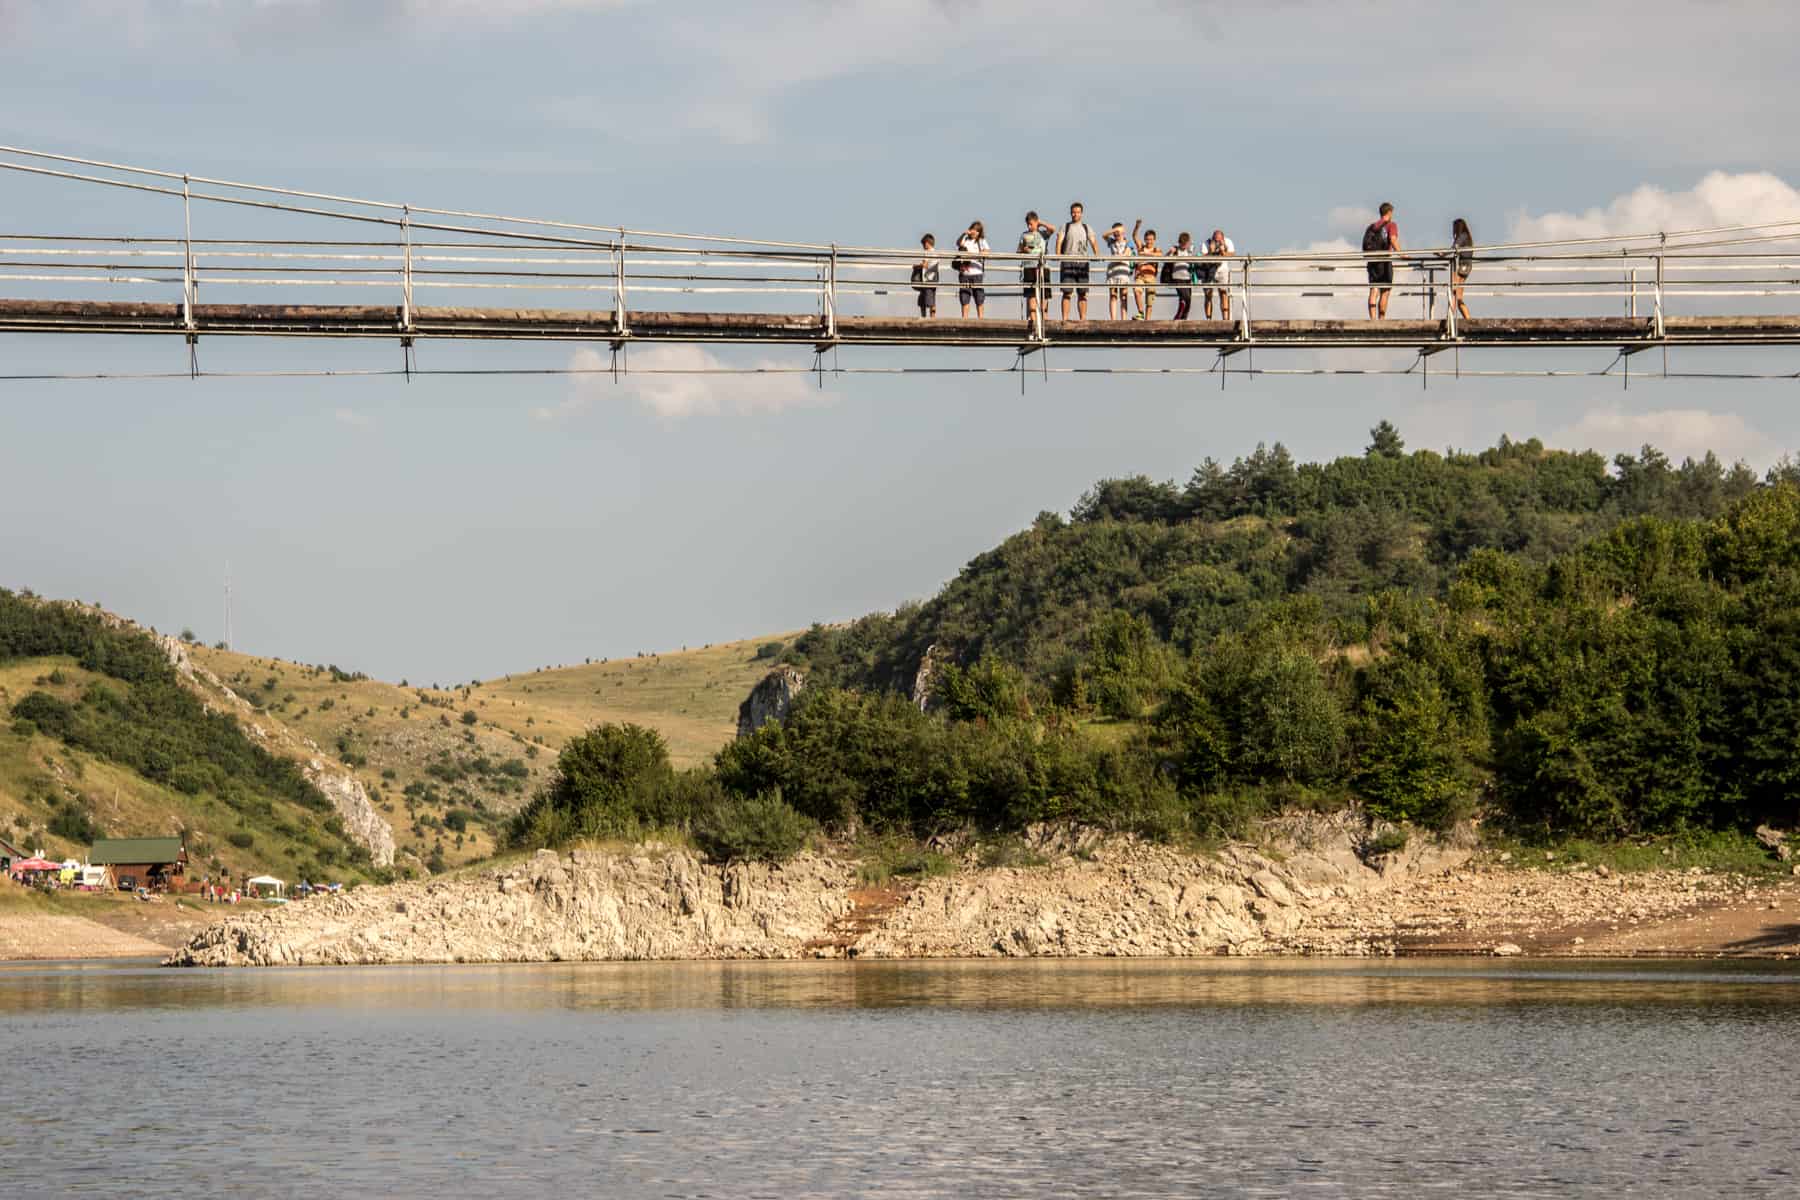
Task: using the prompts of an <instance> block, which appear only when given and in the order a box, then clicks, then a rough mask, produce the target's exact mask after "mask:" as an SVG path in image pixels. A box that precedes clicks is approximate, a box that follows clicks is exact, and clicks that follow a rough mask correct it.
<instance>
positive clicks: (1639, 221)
mask: <svg viewBox="0 0 1800 1200" xmlns="http://www.w3.org/2000/svg"><path fill="white" fill-rule="evenodd" d="M1778 222H1795V223H1796V224H1795V226H1794V228H1793V230H1792V232H1794V233H1796V234H1797V235H1800V191H1796V190H1795V189H1794V188H1793V187H1792V186H1791V185H1790V184H1788V183H1787V182H1786V181H1785V180H1782V179H1780V178H1779V177H1777V176H1775V175H1771V174H1769V173H1767V172H1766V171H1748V172H1744V173H1742V174H1735V175H1734V174H1730V173H1727V172H1725V171H1713V172H1710V173H1708V174H1707V175H1706V176H1705V177H1704V178H1702V179H1701V180H1700V182H1699V183H1697V184H1695V185H1694V186H1693V187H1692V188H1689V189H1688V190H1687V191H1681V192H1671V191H1666V190H1664V189H1663V188H1660V187H1657V186H1655V185H1654V184H1648V183H1646V184H1644V185H1643V186H1642V187H1639V188H1635V189H1633V190H1632V191H1629V192H1626V193H1625V194H1624V195H1622V196H1618V197H1615V198H1614V199H1613V200H1612V201H1611V202H1609V203H1608V204H1606V205H1604V206H1598V207H1594V208H1590V209H1588V210H1586V211H1585V212H1580V213H1571V212H1547V213H1541V214H1537V215H1533V214H1531V213H1524V212H1521V213H1518V214H1516V215H1514V217H1513V218H1512V231H1511V235H1510V240H1512V241H1521V242H1524V241H1553V240H1560V239H1565V238H1612V237H1625V236H1629V235H1632V234H1641V233H1661V232H1668V231H1676V230H1685V229H1716V228H1722V227H1726V226H1733V225H1769V224H1775V223H1778Z"/></svg>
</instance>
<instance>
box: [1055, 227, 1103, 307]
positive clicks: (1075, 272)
mask: <svg viewBox="0 0 1800 1200" xmlns="http://www.w3.org/2000/svg"><path fill="white" fill-rule="evenodd" d="M1083 212H1084V210H1083V209H1082V207H1081V201H1079V200H1077V201H1076V202H1075V203H1073V204H1071V205H1069V223H1068V224H1067V225H1064V226H1063V227H1062V236H1061V237H1059V238H1058V239H1057V240H1056V252H1057V253H1058V254H1069V255H1077V256H1080V257H1079V258H1078V260H1077V261H1070V260H1068V259H1064V260H1063V262H1062V264H1061V265H1060V266H1059V268H1058V270H1057V277H1058V279H1059V281H1060V282H1061V283H1062V285H1063V290H1062V319H1063V320H1065V321H1066V320H1068V319H1069V296H1070V294H1071V293H1073V294H1074V296H1075V310H1076V312H1078V313H1080V314H1081V319H1082V320H1083V321H1085V320H1087V300H1088V289H1087V282H1088V266H1089V264H1088V261H1087V256H1089V255H1092V254H1093V253H1094V252H1095V251H1096V250H1097V249H1099V246H1100V243H1099V241H1098V239H1096V238H1095V237H1094V231H1093V230H1092V229H1090V228H1088V223H1087V222H1086V221H1084V220H1082V213H1083ZM1071 284H1073V285H1074V286H1072V287H1071V286H1070V285H1071Z"/></svg>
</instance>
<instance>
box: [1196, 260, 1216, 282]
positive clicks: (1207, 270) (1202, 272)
mask: <svg viewBox="0 0 1800 1200" xmlns="http://www.w3.org/2000/svg"><path fill="white" fill-rule="evenodd" d="M1218 277H1219V264H1218V263H1198V264H1196V265H1195V267H1194V279H1195V281H1196V282H1198V283H1211V282H1213V281H1214V280H1215V279H1217V278H1218Z"/></svg>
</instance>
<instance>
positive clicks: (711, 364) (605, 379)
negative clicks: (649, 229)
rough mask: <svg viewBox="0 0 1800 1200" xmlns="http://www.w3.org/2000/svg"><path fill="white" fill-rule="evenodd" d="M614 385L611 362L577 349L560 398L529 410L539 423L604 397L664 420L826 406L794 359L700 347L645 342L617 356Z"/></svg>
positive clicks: (827, 397)
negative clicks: (738, 355) (737, 359)
mask: <svg viewBox="0 0 1800 1200" xmlns="http://www.w3.org/2000/svg"><path fill="white" fill-rule="evenodd" d="M621 363H622V369H621V371H620V374H619V378H618V382H617V383H614V382H613V376H612V363H611V361H610V360H609V359H606V358H603V357H602V356H601V355H600V353H599V352H598V351H596V350H592V349H589V348H587V347H583V348H582V349H580V350H577V351H576V352H575V353H574V354H573V355H571V356H570V358H569V370H571V371H574V372H582V373H583V374H577V375H576V376H575V377H574V379H573V381H572V383H571V386H570V389H569V394H568V395H567V396H566V397H565V398H564V399H563V401H562V403H560V404H557V405H554V406H549V407H543V408H537V409H533V410H532V416H534V417H536V418H537V419H538V420H540V421H555V420H560V419H563V418H567V417H571V416H574V415H575V414H577V413H580V412H582V411H583V410H585V409H587V408H588V407H590V406H591V405H593V404H594V403H596V402H597V401H600V400H602V399H604V398H605V397H607V396H608V395H612V394H617V395H620V396H623V397H629V398H630V399H632V400H635V401H637V403H638V404H640V405H642V406H643V407H644V408H646V409H648V410H649V411H650V412H652V413H654V414H656V415H657V416H658V417H661V418H662V419H663V420H665V421H669V422H674V421H680V420H684V419H686V418H688V417H698V416H754V415H758V414H763V413H776V412H782V411H784V410H787V409H790V408H812V407H817V406H819V405H823V404H829V403H831V401H832V399H833V398H834V397H833V394H832V393H831V392H830V391H829V390H821V389H820V388H819V387H818V386H817V384H816V383H815V382H814V381H813V380H812V379H811V378H809V377H808V376H807V375H806V374H804V373H799V372H796V370H795V367H794V364H792V363H781V362H777V361H775V360H772V359H759V360H756V361H754V362H748V363H731V362H727V361H726V360H724V359H722V358H720V357H719V356H718V355H716V354H714V353H712V352H711V351H710V350H708V349H706V348H705V347H703V346H647V347H643V348H641V349H638V350H636V351H633V352H632V353H631V354H630V356H629V358H628V359H622V360H621Z"/></svg>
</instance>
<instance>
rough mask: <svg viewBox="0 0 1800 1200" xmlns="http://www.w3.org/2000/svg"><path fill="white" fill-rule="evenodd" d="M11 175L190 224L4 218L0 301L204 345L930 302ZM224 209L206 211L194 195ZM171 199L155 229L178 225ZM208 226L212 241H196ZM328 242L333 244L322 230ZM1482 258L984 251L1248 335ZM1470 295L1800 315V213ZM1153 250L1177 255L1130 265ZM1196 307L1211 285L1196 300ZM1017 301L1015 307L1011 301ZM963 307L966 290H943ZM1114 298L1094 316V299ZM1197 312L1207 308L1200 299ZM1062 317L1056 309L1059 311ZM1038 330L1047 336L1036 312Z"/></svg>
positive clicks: (846, 282) (395, 213)
mask: <svg viewBox="0 0 1800 1200" xmlns="http://www.w3.org/2000/svg"><path fill="white" fill-rule="evenodd" d="M0 155H10V156H12V157H11V158H10V159H7V158H0V171H7V172H13V173H15V174H16V175H18V176H23V177H26V178H31V179H35V180H39V181H43V182H46V183H61V184H71V183H72V184H76V185H79V186H82V187H109V188H115V189H124V190H125V191H128V192H134V193H138V194H142V195H149V196H153V197H163V198H165V199H162V200H156V201H153V203H155V204H158V205H165V204H166V203H167V201H168V200H179V202H180V205H181V209H180V213H179V218H180V221H179V225H178V226H176V228H175V229H173V230H170V231H169V232H167V233H161V234H155V235H151V236H139V235H136V234H132V235H113V236H95V235H86V234H72V233H71V234H60V235H58V234H30V233H23V232H16V231H0V298H7V299H20V300H29V299H59V300H69V299H74V300H97V299H104V298H123V299H131V300H143V301H149V302H167V303H174V304H178V305H179V309H180V313H181V319H182V324H183V326H184V328H185V329H186V330H187V332H188V335H189V337H190V339H191V338H192V337H193V336H194V333H195V330H196V329H197V328H198V325H197V316H196V314H197V312H198V311H199V310H200V308H201V307H202V306H203V305H205V304H208V303H215V304H216V303H233V304H260V305H278V306H279V305H287V306H297V307H298V306H309V305H328V304H345V305H347V304H354V305H389V304H391V305H392V306H393V308H394V310H395V316H394V330H395V332H396V334H398V335H400V336H402V337H403V338H404V337H409V336H410V335H411V334H412V333H413V332H414V331H415V328H416V321H417V319H418V314H419V313H420V312H421V311H425V310H442V309H445V308H452V309H453V308H468V309H497V308H504V309H512V310H520V309H543V310H555V311H578V312H583V313H594V312H604V313H607V314H609V320H610V322H611V325H612V328H613V331H614V333H615V335H616V336H618V337H620V338H626V337H629V336H631V330H632V317H631V314H632V312H633V311H636V312H660V311H677V312H691V313H719V314H744V313H750V314H756V313H762V314H811V315H813V316H815V317H817V319H818V321H819V330H820V338H821V340H822V341H824V342H830V341H832V340H834V339H836V338H837V337H838V335H839V333H840V331H841V330H842V328H843V322H845V321H847V320H852V319H854V318H857V317H864V316H888V317H903V316H907V315H910V314H912V313H915V312H916V311H917V310H916V307H915V305H914V289H915V287H917V286H925V285H917V284H914V283H912V282H911V281H910V279H909V275H910V272H911V268H912V265H913V264H914V263H916V262H919V261H921V260H922V259H923V258H924V257H925V256H924V254H923V252H922V251H921V250H919V249H894V248H880V247H863V246H846V245H835V244H814V243H794V242H774V241H760V240H755V239H740V238H730V237H722V236H717V235H710V234H678V233H658V232H648V231H636V230H631V229H628V228H624V227H618V226H603V225H598V224H585V223H580V222H567V221H550V220H541V219H535V218H521V217H509V216H503V215H498V214H491V213H481V212H473V211H462V210H454V209H444V208H431V207H426V206H422V205H414V204H400V203H390V202H385V201H371V200H359V199H354V198H350V197H342V196H334V195H330V194H327V193H321V192H308V191H299V190H294V189H286V188H277V187H269V186H265V185H259V184H249V183H241V182H234V181H229V180H221V179H212V178H206V177H202V176H198V175H188V174H178V173H173V172H165V171H155V170H150V169H146V168H139V167H130V166H123V165H120V164H113V163H106V162H101V161H99V160H92V159H80V158H74V157H71V156H65V155H54V154H47V153H44V152H40V151H31V150H24V149H19V148H13V147H3V146H0ZM200 206H209V207H208V212H207V217H206V219H204V220H201V221H196V213H195V209H196V207H200ZM174 216H175V214H174V213H173V211H172V209H168V208H165V209H164V210H163V211H162V214H161V216H160V218H159V223H160V222H167V223H168V224H174V222H173V220H172V219H171V218H173V217H174ZM196 230H198V231H199V232H198V236H197V235H196ZM321 234H323V235H324V236H321ZM1459 255H1464V256H1468V255H1470V252H1469V251H1466V250H1460V251H1459V250H1456V249H1454V248H1451V247H1434V248H1428V249H1424V250H1418V251H1407V252H1403V253H1395V254H1392V255H1376V256H1371V255H1365V254H1362V253H1358V252H1354V251H1341V252H1329V253H1287V252H1283V253H1271V254H1261V253H1248V252H1246V253H1240V254H1237V255H1233V256H1228V257H1212V256H1207V255H1203V254H1202V255H1194V256H1191V257H1187V258H1184V259H1182V260H1181V261H1183V262H1185V263H1187V264H1189V265H1190V266H1191V267H1192V268H1194V269H1196V270H1197V271H1199V270H1205V269H1207V268H1209V267H1210V268H1212V269H1214V270H1217V271H1218V272H1219V273H1220V277H1219V278H1218V279H1217V280H1216V281H1206V280H1200V279H1197V278H1196V279H1194V280H1193V281H1192V282H1190V283H1188V284H1171V283H1166V282H1162V281H1161V280H1160V279H1159V280H1158V281H1157V282H1155V283H1145V284H1138V283H1137V282H1136V281H1135V280H1133V281H1128V282H1127V283H1125V284H1124V285H1120V284H1118V283H1111V282H1108V281H1107V279H1106V274H1107V266H1108V264H1109V262H1115V261H1117V260H1109V259H1108V258H1106V257H1104V256H1094V257H1080V258H1075V257H1068V256H1061V255H1056V254H1051V253H1043V254H1035V255H1021V254H1014V253H1006V252H998V251H996V252H990V253H987V254H984V255H981V256H980V260H981V262H982V264H983V266H984V268H985V270H984V274H983V285H984V286H985V287H986V289H987V291H988V293H989V296H990V299H991V300H993V301H996V302H997V303H996V304H995V306H994V308H993V309H991V310H990V312H991V315H993V316H1006V317H1009V318H1010V317H1013V316H1014V311H1013V310H1012V309H1011V305H1012V304H1016V305H1017V309H1016V313H1017V316H1019V317H1023V316H1024V311H1023V309H1024V305H1023V297H1024V294H1025V291H1026V286H1027V285H1025V284H1024V282H1023V281H1022V279H1021V274H1022V271H1023V269H1025V268H1035V269H1037V270H1038V271H1039V272H1040V278H1042V279H1044V280H1045V281H1046V282H1044V283H1043V284H1041V285H1039V287H1040V289H1041V291H1042V292H1043V294H1044V295H1046V296H1047V297H1048V298H1049V301H1050V304H1051V305H1052V306H1056V305H1058V304H1059V301H1060V298H1061V292H1062V290H1063V289H1064V287H1065V286H1069V287H1075V286H1085V287H1086V288H1087V289H1088V292H1089V297H1090V316H1094V317H1096V318H1098V317H1100V316H1103V315H1104V313H1105V302H1106V293H1107V291H1108V290H1109V289H1111V288H1118V287H1121V286H1123V288H1124V289H1125V290H1127V291H1130V290H1133V289H1136V288H1139V287H1148V288H1153V289H1154V290H1156V291H1157V292H1158V294H1159V295H1161V296H1167V295H1168V294H1169V293H1170V292H1171V291H1173V290H1174V289H1175V288H1176V287H1178V286H1185V287H1190V288H1192V289H1194V290H1196V291H1210V292H1212V293H1213V296H1214V298H1215V299H1218V298H1221V297H1222V298H1228V299H1229V300H1230V302H1231V320H1232V321H1233V323H1234V324H1235V325H1236V326H1237V327H1238V329H1239V331H1240V336H1241V338H1242V339H1243V340H1244V341H1246V342H1248V341H1250V340H1251V335H1252V331H1253V326H1252V314H1253V313H1254V317H1255V320H1256V321H1258V322H1261V321H1267V320H1289V321H1307V320H1334V319H1351V320H1354V319H1358V318H1362V317H1364V316H1365V315H1366V312H1367V307H1366V298H1367V294H1368V289H1369V287H1370V284H1369V282H1368V280H1367V278H1366V275H1365V269H1366V267H1367V266H1368V264H1369V263H1370V261H1372V260H1379V259H1381V258H1388V259H1391V261H1392V262H1393V263H1394V265H1395V268H1396V271H1395V276H1396V278H1395V280H1394V283H1393V285H1392V288H1393V300H1394V301H1395V304H1394V306H1393V307H1392V308H1390V315H1391V316H1395V317H1411V316H1415V314H1416V316H1417V317H1418V318H1423V319H1426V320H1440V321H1443V322H1445V327H1446V334H1447V336H1448V337H1450V338H1452V339H1454V338H1455V337H1457V335H1458V333H1459V332H1460V325H1459V318H1458V316H1457V315H1456V311H1455V305H1454V300H1453V289H1454V288H1455V287H1456V279H1455V277H1454V274H1453V270H1452V267H1453V264H1454V262H1455V261H1456V258H1457V256H1459ZM957 257H958V253H957V251H955V250H954V249H953V248H950V247H945V248H939V249H936V250H935V251H934V252H933V254H932V255H931V256H930V258H931V259H932V260H934V261H935V263H936V265H937V267H938V270H939V279H938V281H937V283H936V284H935V285H934V286H935V287H936V288H937V289H938V292H939V299H940V303H942V302H944V301H953V300H954V298H955V297H954V293H955V291H956V290H957V289H958V287H959V286H960V285H961V281H959V280H958V278H957V273H956V272H955V271H954V270H952V269H951V266H950V264H951V262H952V260H953V259H955V258H957ZM1472 259H1473V268H1474V269H1473V274H1472V276H1471V278H1470V279H1469V280H1468V282H1467V285H1466V287H1465V289H1464V298H1465V300H1466V301H1467V302H1468V303H1469V305H1470V307H1471V309H1472V310H1473V316H1474V317H1475V319H1477V320H1486V319H1491V318H1504V317H1509V316H1563V317H1584V316H1609V317H1612V316H1619V315H1624V316H1627V317H1631V318H1641V319H1643V320H1644V321H1645V322H1646V327H1645V336H1646V337H1649V338H1660V337H1662V335H1663V331H1664V322H1665V320H1666V318H1667V317H1669V316H1671V315H1677V314H1696V313H1701V312H1705V313H1707V314H1708V315H1720V314H1724V315H1739V314H1742V315H1753V314H1764V313H1785V314H1792V313H1800V221H1795V222H1781V223H1773V224H1765V225H1754V226H1729V227H1720V228H1715V229H1706V230H1691V231H1682V232H1679V233H1653V234H1642V235H1633V236H1630V237H1614V238H1586V239H1578V240H1570V241H1560V242H1533V243H1510V244H1504V245H1494V246H1488V247H1480V248H1476V249H1475V250H1474V251H1473V253H1472ZM1127 261H1128V262H1129V264H1130V265H1131V266H1132V267H1135V266H1137V265H1138V263H1139V262H1150V263H1154V264H1155V265H1156V267H1157V268H1158V271H1159V274H1160V268H1161V264H1162V263H1163V262H1164V261H1166V260H1165V259H1163V258H1146V259H1129V260H1127ZM1066 262H1085V263H1088V264H1089V272H1088V274H1089V282H1088V283H1086V284H1085V285H1080V284H1068V285H1065V284H1064V283H1063V282H1062V281H1061V280H1060V278H1058V277H1059V276H1060V274H1061V270H1060V268H1061V267H1062V265H1063V264H1064V263H1066ZM1195 298H1196V300H1198V299H1199V298H1200V297H1198V296H1197V297H1195ZM1009 302H1010V303H1009ZM945 307H946V308H948V309H950V310H951V311H952V312H954V309H955V305H954V304H946V305H945ZM1095 307H1098V309H1099V312H1098V313H1095V312H1094V311H1093V309H1094V308H1095ZM1196 307H1199V306H1198V305H1197V306H1196ZM1050 319H1053V318H1050ZM1027 333H1028V336H1029V337H1031V338H1034V339H1038V340H1044V339H1046V338H1048V337H1049V336H1050V335H1051V329H1050V326H1049V324H1048V321H1047V317H1046V314H1045V313H1044V312H1043V311H1041V310H1040V311H1039V312H1038V313H1037V315H1036V317H1035V319H1034V320H1033V322H1032V323H1031V325H1030V326H1029V327H1028V330H1027Z"/></svg>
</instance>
